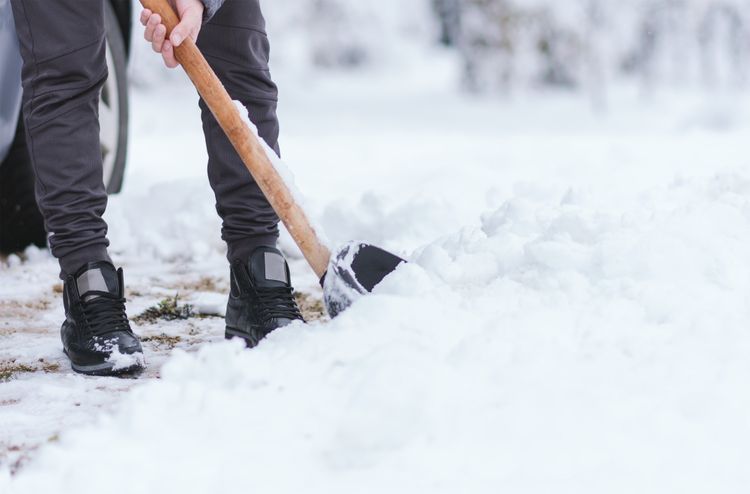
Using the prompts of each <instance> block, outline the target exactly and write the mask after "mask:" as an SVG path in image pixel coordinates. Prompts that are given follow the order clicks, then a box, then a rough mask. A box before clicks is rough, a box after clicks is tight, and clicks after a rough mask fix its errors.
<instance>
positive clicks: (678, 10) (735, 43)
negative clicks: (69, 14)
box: [134, 0, 750, 95]
mask: <svg viewBox="0 0 750 494" xmlns="http://www.w3.org/2000/svg"><path fill="white" fill-rule="evenodd" d="M134 1H135V0H134ZM262 6H263V9H264V12H265V14H266V18H267V21H268V31H269V34H270V36H271V45H272V59H273V65H274V66H275V67H284V68H293V69H296V68H299V69H301V70H302V71H310V70H312V71H314V70H330V69H356V68H361V67H372V68H375V69H378V68H382V67H384V66H391V67H393V66H396V67H397V70H398V67H399V66H400V67H403V66H404V65H413V64H417V63H418V62H419V58H420V57H422V58H424V57H429V56H431V54H434V50H433V51H432V52H431V51H430V49H431V47H435V46H437V45H440V44H442V45H444V46H446V47H447V49H448V50H449V51H452V52H453V53H454V54H455V56H456V58H457V59H458V61H459V71H460V78H461V80H462V81H463V84H464V86H465V88H467V89H469V90H472V91H490V92H497V91H500V92H502V91H510V90H513V89H515V88H529V87H531V88H533V87H560V88H575V89H579V90H584V91H587V92H589V93H591V94H593V95H597V94H600V93H602V92H603V91H604V89H605V88H606V87H607V86H608V85H609V84H610V83H611V82H612V81H616V80H622V79H629V80H634V81H636V82H638V83H639V84H641V85H642V87H643V88H644V89H646V90H648V89H650V88H653V87H658V86H669V87H673V86H675V85H689V86H703V87H708V88H717V87H718V88H732V89H735V88H742V87H744V86H745V85H746V84H747V82H748V75H749V74H748V70H749V69H748V61H747V58H748V55H750V53H748V52H749V51H750V0H379V1H377V2H372V1H370V0H263V1H262ZM135 10H136V11H138V9H135ZM136 39H140V37H136ZM138 45H139V49H138V50H136V51H137V52H138V51H144V52H147V51H148V50H147V47H146V46H145V44H142V45H143V46H140V45H141V44H140V43H139V44H138ZM146 58H148V60H145V59H146ZM134 60H135V61H134V65H135V68H134V73H135V74H136V77H135V79H136V80H140V79H147V77H146V76H145V75H143V76H142V75H141V74H140V73H139V68H140V65H142V64H145V63H149V62H150V63H151V64H152V65H158V63H159V62H158V60H156V59H154V57H152V56H151V54H150V53H146V54H145V56H144V55H142V54H140V53H136V55H135V57H134ZM149 70H151V69H149ZM140 72H144V71H143V70H141V71H140Z"/></svg>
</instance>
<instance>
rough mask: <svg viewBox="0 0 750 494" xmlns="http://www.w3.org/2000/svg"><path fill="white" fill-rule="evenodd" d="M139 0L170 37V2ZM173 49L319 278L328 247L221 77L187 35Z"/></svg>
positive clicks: (173, 17) (174, 19)
mask: <svg viewBox="0 0 750 494" xmlns="http://www.w3.org/2000/svg"><path fill="white" fill-rule="evenodd" d="M140 2H141V4H142V5H143V7H144V8H146V9H149V10H150V11H152V12H154V13H156V14H159V15H160V16H161V18H162V23H163V24H164V25H165V26H166V28H167V37H169V35H170V33H171V32H172V29H174V28H175V26H177V24H178V23H179V18H178V17H177V14H176V13H175V12H174V10H173V9H172V6H171V5H170V4H169V3H168V2H167V0H140ZM174 53H175V58H177V61H178V62H180V64H181V65H182V68H183V69H185V72H186V73H187V75H188V77H190V80H192V81H193V84H194V85H195V87H196V89H197V90H198V93H199V94H200V95H201V97H202V98H203V100H204V101H205V102H206V105H207V106H208V107H209V108H210V110H211V113H213V115H214V117H215V118H216V121H217V122H218V123H219V125H220V126H221V128H222V129H223V130H224V133H225V134H226V135H227V137H228V138H229V140H230V141H231V143H232V145H233V146H234V149H235V150H236V151H237V154H239V156H240V158H241V159H242V161H243V163H245V166H246V167H247V169H248V170H249V171H250V173H251V174H252V176H253V178H254V179H255V181H256V182H257V183H258V186H259V187H260V189H261V190H262V191H263V194H264V195H265V196H266V199H268V202H269V203H270V204H271V206H272V207H273V209H274V211H276V214H278V215H279V218H281V221H283V222H284V225H285V226H286V228H287V230H288V231H289V234H290V235H291V236H292V238H293V239H294V241H295V242H296V243H297V245H298V246H299V248H300V250H301V251H302V254H303V255H304V256H305V259H307V262H308V263H309V264H310V266H311V267H312V268H313V271H315V274H316V275H317V276H318V278H322V277H323V275H324V274H325V272H326V269H327V268H328V262H329V260H330V258H331V252H330V250H328V248H327V247H326V246H325V245H323V244H322V243H321V242H320V239H318V236H317V234H316V233H315V230H314V229H313V228H312V226H311V225H310V222H309V221H308V219H307V216H306V215H305V213H304V211H302V208H300V206H299V204H297V202H296V201H295V200H294V197H293V196H292V193H291V192H290V190H289V188H288V187H287V186H286V184H285V183H284V181H283V179H282V178H281V176H280V175H279V174H278V172H277V171H276V168H274V166H273V164H272V163H271V161H270V160H269V159H268V156H267V155H266V152H265V150H264V149H263V147H262V146H261V144H260V143H259V142H258V139H257V138H256V137H255V134H254V133H253V132H252V131H251V130H250V129H249V128H248V126H247V125H246V124H245V121H244V120H243V118H242V116H241V115H240V113H239V111H238V110H237V107H236V106H235V105H234V103H233V102H232V99H231V98H230V97H229V94H228V93H227V91H226V89H225V88H224V86H223V85H222V84H221V81H219V78H218V77H217V76H216V74H215V73H214V71H213V70H212V69H211V67H210V66H209V65H208V62H206V59H205V58H204V57H203V55H202V54H201V52H200V50H198V47H197V46H195V43H194V42H193V40H192V39H190V38H188V39H186V40H184V41H183V42H182V43H181V44H180V46H176V47H175V48H174Z"/></svg>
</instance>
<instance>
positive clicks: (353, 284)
mask: <svg viewBox="0 0 750 494" xmlns="http://www.w3.org/2000/svg"><path fill="white" fill-rule="evenodd" d="M402 262H406V261H405V260H404V259H402V258H400V257H399V256H397V255H395V254H391V253H390V252H388V251H386V250H383V249H381V248H380V247H375V246H374V245H370V244H367V243H363V242H350V243H348V244H346V245H344V246H343V247H342V248H341V249H339V251H338V252H336V253H334V254H333V255H332V256H331V262H330V264H329V265H328V271H327V272H326V274H325V275H323V278H322V279H321V281H320V283H321V285H322V286H323V300H324V302H325V305H326V309H327V310H328V314H330V316H331V317H336V316H337V315H338V314H339V313H341V312H342V311H343V310H345V309H346V308H347V307H349V306H350V305H351V304H352V302H354V300H356V299H357V298H358V297H360V296H362V295H364V294H366V293H370V292H371V291H372V289H373V288H375V287H376V286H377V285H378V284H379V283H380V282H381V281H383V279H385V277H386V276H388V275H389V274H391V273H392V272H394V271H395V270H396V268H397V267H398V266H399V264H401V263H402Z"/></svg>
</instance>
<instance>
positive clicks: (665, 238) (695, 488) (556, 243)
mask: <svg viewBox="0 0 750 494" xmlns="http://www.w3.org/2000/svg"><path fill="white" fill-rule="evenodd" d="M603 195H604V194H603ZM748 223H750V179H749V178H748V177H746V176H744V175H736V174H725V175H719V176H716V177H714V178H709V179H695V180H676V181H674V182H673V183H672V184H670V185H665V186H658V187H653V188H646V189H643V190H642V191H641V193H640V194H638V195H637V197H635V198H634V199H633V200H630V201H621V202H615V201H612V202H610V203H606V204H605V203H602V202H601V197H599V198H597V196H596V195H595V194H589V193H587V192H586V191H569V192H568V193H566V194H564V195H563V196H557V195H554V194H549V193H545V192H544V191H543V190H539V189H533V188H527V189H520V190H519V191H518V192H517V193H516V195H515V196H514V197H512V198H511V199H509V200H508V201H507V202H506V203H505V204H504V205H502V207H500V208H497V209H494V210H491V211H489V212H487V213H486V214H485V215H483V217H482V221H481V226H479V227H477V228H466V229H464V230H462V231H460V232H457V233H455V234H453V235H449V236H447V237H444V238H442V239H439V240H437V241H435V242H432V243H430V244H428V245H426V246H424V247H423V248H421V249H419V250H418V251H417V252H415V253H414V255H413V256H412V257H413V261H415V262H412V263H410V264H408V265H402V266H401V267H400V268H399V269H398V270H397V272H396V273H395V274H394V275H393V276H391V277H389V278H388V279H387V280H386V281H385V282H384V283H383V284H381V285H380V286H379V287H377V288H376V290H375V293H374V294H373V295H371V296H368V297H364V298H362V299H360V300H359V301H358V302H357V303H355V305H354V306H352V307H351V309H350V310H348V311H347V312H345V313H344V314H343V315H341V316H340V317H339V318H337V319H336V320H334V321H332V322H330V323H328V324H312V325H308V326H304V325H301V324H295V325H293V326H291V327H287V328H285V329H283V330H280V331H277V332H275V333H273V334H272V335H271V337H269V338H268V339H267V340H266V341H264V342H263V343H262V344H261V345H260V346H259V347H258V348H257V349H255V350H253V351H245V350H244V349H242V348H241V347H240V346H239V345H236V344H232V343H221V344H216V345H210V346H206V347H204V348H202V349H201V350H200V352H199V353H198V354H197V355H192V356H190V355H187V354H178V355H177V356H176V357H175V358H173V360H172V361H171V362H170V363H168V364H167V365H166V366H165V368H164V370H163V378H162V379H161V380H160V381H159V382H153V383H150V384H148V385H146V386H142V387H140V388H137V389H136V390H135V391H134V392H133V393H132V394H131V395H130V396H129V397H127V398H126V399H125V403H124V405H123V406H122V407H121V409H120V410H119V411H118V412H117V413H116V415H114V416H112V417H107V418H104V419H102V421H101V423H99V424H97V425H96V426H91V427H89V428H87V429H84V430H78V431H75V432H73V433H71V434H69V435H63V436H62V438H61V440H60V442H59V443H58V444H55V445H52V446H50V447H48V448H46V449H45V450H44V451H43V452H42V453H41V454H40V455H39V456H38V457H37V458H36V460H35V461H34V462H33V463H32V464H30V465H29V466H28V467H27V468H26V469H25V470H23V471H22V472H21V473H20V474H19V476H18V477H16V478H15V479H14V481H12V482H10V481H9V480H8V479H5V480H2V481H0V488H2V490H3V492H8V493H13V494H21V493H37V492H47V491H49V490H50V489H53V490H54V491H55V492H61V493H64V492H75V493H77V494H84V493H87V492H100V490H101V486H102V485H106V486H107V489H108V491H109V492H181V493H190V492H207V491H209V490H211V491H216V490H218V491H221V492H226V493H233V492H238V493H239V492H253V491H259V492H326V493H331V492H419V491H422V490H424V491H428V492H446V493H455V492H474V493H477V492H498V491H500V490H508V491H509V492H552V491H554V492H576V493H580V492H706V491H708V490H709V489H711V490H717V491H720V492H741V491H742V490H743V489H744V488H745V486H746V485H747V482H748V481H750V473H748V470H747V469H746V465H745V464H746V459H747V456H748V453H750V446H749V445H750V426H749V425H748V421H747V417H746V416H747V413H746V411H747V408H748V406H750V392H748V388H747V386H746V383H745V381H746V376H747V375H748V373H750V359H748V355H750V337H748V334H747V321H748V320H750V303H748V302H750V257H749V256H748V255H747V245H750V229H749V228H748ZM84 464H85V465H86V467H85V468H83V467H82V466H83V465H84ZM122 472H128V475H127V478H123V477H122V475H121V473H122ZM3 482H5V484H6V485H3Z"/></svg>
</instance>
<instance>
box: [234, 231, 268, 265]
mask: <svg viewBox="0 0 750 494" xmlns="http://www.w3.org/2000/svg"><path fill="white" fill-rule="evenodd" d="M278 240H279V236H278V235H277V234H273V233H269V234H263V235H253V236H252V237H245V238H242V239H240V240H233V241H231V242H227V248H228V249H227V259H228V260H229V262H230V263H231V262H232V261H234V260H237V259H239V260H240V261H242V262H243V263H247V261H248V259H250V254H252V253H253V251H254V250H255V249H257V248H258V247H276V242H278Z"/></svg>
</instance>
